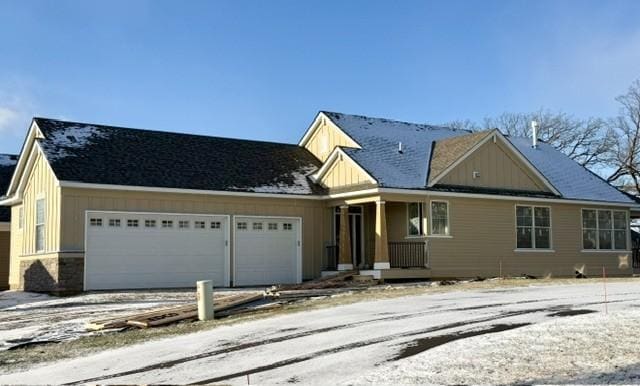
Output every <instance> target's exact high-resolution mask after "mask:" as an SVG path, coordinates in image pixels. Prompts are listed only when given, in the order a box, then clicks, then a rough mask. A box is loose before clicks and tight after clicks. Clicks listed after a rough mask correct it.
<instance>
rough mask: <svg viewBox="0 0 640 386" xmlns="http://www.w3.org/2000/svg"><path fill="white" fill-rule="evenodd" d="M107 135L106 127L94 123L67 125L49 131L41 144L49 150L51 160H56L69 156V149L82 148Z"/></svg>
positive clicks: (48, 154) (48, 155)
mask: <svg viewBox="0 0 640 386" xmlns="http://www.w3.org/2000/svg"><path fill="white" fill-rule="evenodd" d="M106 136H107V132H106V131H105V130H104V129H101V128H99V127H96V126H93V125H82V126H66V127H63V128H61V129H58V130H55V131H52V132H51V133H49V135H48V136H47V137H46V138H45V139H44V140H43V141H42V142H41V144H42V147H43V148H44V149H45V150H47V157H48V158H49V160H50V161H54V160H58V159H62V158H65V157H68V156H69V155H70V153H69V150H73V149H81V148H83V147H85V146H87V145H88V144H90V143H92V141H93V140H94V139H97V138H104V137H106Z"/></svg>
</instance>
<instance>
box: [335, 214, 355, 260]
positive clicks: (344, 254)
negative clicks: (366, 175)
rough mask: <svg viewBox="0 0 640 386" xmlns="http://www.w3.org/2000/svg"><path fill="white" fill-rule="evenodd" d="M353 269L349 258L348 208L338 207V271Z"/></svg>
mask: <svg viewBox="0 0 640 386" xmlns="http://www.w3.org/2000/svg"><path fill="white" fill-rule="evenodd" d="M352 269H353V261H352V258H351V232H350V231H349V206H348V205H341V206H340V245H338V271H349V270H352Z"/></svg>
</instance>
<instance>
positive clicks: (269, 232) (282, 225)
mask: <svg viewBox="0 0 640 386" xmlns="http://www.w3.org/2000/svg"><path fill="white" fill-rule="evenodd" d="M234 232H235V238H234V243H235V247H234V250H235V252H234V260H233V261H234V279H233V283H234V285H238V286H249V285H271V284H284V283H300V282H301V281H302V247H301V234H302V221H301V220H300V219H299V218H287V217H251V216H246V217H245V216H237V217H235V218H234Z"/></svg>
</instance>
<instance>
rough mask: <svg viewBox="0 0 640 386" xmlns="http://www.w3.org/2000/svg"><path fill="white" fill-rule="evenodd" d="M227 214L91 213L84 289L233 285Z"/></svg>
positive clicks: (88, 226)
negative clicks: (206, 282) (199, 283)
mask: <svg viewBox="0 0 640 386" xmlns="http://www.w3.org/2000/svg"><path fill="white" fill-rule="evenodd" d="M228 240H229V217H228V216H210V215H179V214H161V213H131V212H97V211H96V212H94V211H89V212H87V219H86V246H85V249H86V252H85V289H86V290H96V289H128V288H171V287H174V288H175V287H194V286H195V283H196V281H198V280H213V284H214V286H218V287H222V286H228V285H229V243H228Z"/></svg>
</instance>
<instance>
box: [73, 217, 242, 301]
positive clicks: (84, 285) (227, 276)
mask: <svg viewBox="0 0 640 386" xmlns="http://www.w3.org/2000/svg"><path fill="white" fill-rule="evenodd" d="M89 213H101V214H131V215H159V216H189V217H196V216H197V217H224V218H226V219H227V232H226V233H227V234H226V242H225V259H226V264H225V272H224V281H225V282H226V283H225V285H224V286H225V287H229V286H230V285H231V277H230V276H231V245H230V241H231V216H230V215H228V214H206V213H168V212H144V211H124V210H94V209H87V210H85V211H84V251H81V252H83V253H84V276H83V280H82V289H83V290H84V291H87V265H88V264H87V262H88V261H89V260H88V259H87V255H88V253H89V249H88V248H87V229H88V226H89V225H88V224H89ZM78 252H80V251H78Z"/></svg>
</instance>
